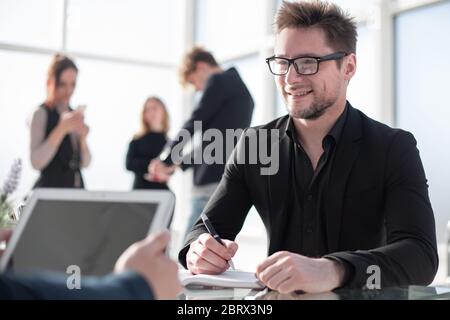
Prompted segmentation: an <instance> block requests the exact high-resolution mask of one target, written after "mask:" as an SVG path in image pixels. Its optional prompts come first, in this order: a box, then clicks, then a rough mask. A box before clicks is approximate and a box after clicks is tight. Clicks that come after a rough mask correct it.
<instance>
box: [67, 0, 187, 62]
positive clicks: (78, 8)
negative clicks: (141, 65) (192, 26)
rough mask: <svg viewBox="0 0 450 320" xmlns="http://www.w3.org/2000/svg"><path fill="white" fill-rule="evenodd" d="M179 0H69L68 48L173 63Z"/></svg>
mask: <svg viewBox="0 0 450 320" xmlns="http://www.w3.org/2000/svg"><path fill="white" fill-rule="evenodd" d="M180 1H181V0H165V1H159V0H129V1H123V0H76V1H74V0H69V8H68V26H67V28H68V35H67V45H68V49H69V50H74V51H81V52H88V53H94V54H103V55H108V56H119V57H125V58H136V59H144V60H157V61H164V62H170V63H173V61H174V60H175V59H176V58H177V57H178V56H177V53H178V52H179V51H180V47H179V46H180V45H181V43H182V41H181V37H182V36H183V32H182V26H181V23H182V19H181V13H180V8H181V6H180Z"/></svg>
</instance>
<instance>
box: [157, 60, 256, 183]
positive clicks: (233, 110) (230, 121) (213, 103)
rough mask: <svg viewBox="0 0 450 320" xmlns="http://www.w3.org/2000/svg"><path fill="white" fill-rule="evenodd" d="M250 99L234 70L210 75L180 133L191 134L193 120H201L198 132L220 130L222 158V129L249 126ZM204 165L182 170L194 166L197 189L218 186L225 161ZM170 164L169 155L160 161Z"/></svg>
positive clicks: (178, 140)
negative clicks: (216, 184) (199, 98)
mask: <svg viewBox="0 0 450 320" xmlns="http://www.w3.org/2000/svg"><path fill="white" fill-rule="evenodd" d="M253 107H254V102H253V98H252V96H251V94H250V92H249V90H248V89H247V87H246V85H245V83H244V82H243V81H242V79H241V77H240V76H239V73H238V72H237V70H236V69H235V68H230V69H228V70H226V71H224V72H221V73H216V74H213V75H212V76H211V77H210V78H209V79H208V81H207V83H206V85H205V89H204V91H203V95H202V97H201V100H200V102H199V104H198V106H197V108H196V109H195V110H194V111H193V113H192V115H191V118H190V119H189V120H187V121H186V122H185V124H184V126H183V128H182V130H183V129H184V130H187V131H188V132H189V133H190V135H192V134H193V133H194V121H201V125H202V131H203V132H205V131H206V130H208V129H217V130H219V131H220V133H221V135H222V137H224V139H223V147H224V148H223V150H222V151H223V153H222V154H223V155H224V156H225V155H226V143H225V136H226V129H234V130H236V129H245V128H248V127H249V126H250V123H251V119H252V114H253ZM181 141H182V139H181V137H180V136H177V138H176V139H175V140H174V141H173V142H172V143H171V145H170V149H173V147H174V146H175V145H177V144H178V143H179V142H181ZM210 143H213V141H211V142H203V143H202V147H201V148H200V151H201V152H202V153H203V151H204V150H205V148H206V147H207V146H208V144H210ZM190 157H191V160H192V161H191V163H192V164H193V163H194V161H193V157H194V156H193V154H191V156H190ZM226 160H227V159H223V161H221V163H214V164H207V163H205V161H202V163H201V164H193V165H189V164H186V163H183V165H182V166H181V167H182V169H183V170H184V169H186V168H189V167H191V166H193V167H194V185H196V186H201V185H206V184H209V183H214V182H216V183H218V182H219V181H220V179H221V177H222V174H223V171H224V168H225V162H226ZM164 162H165V163H167V164H171V163H172V159H171V157H170V153H169V155H168V156H167V158H166V159H165V160H164Z"/></svg>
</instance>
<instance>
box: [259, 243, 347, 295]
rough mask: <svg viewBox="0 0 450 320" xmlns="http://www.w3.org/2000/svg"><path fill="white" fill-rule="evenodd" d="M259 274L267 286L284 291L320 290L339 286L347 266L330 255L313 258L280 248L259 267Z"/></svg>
mask: <svg viewBox="0 0 450 320" xmlns="http://www.w3.org/2000/svg"><path fill="white" fill-rule="evenodd" d="M256 276H257V277H258V279H259V280H261V281H262V282H263V283H264V284H265V285H266V286H267V287H269V288H270V289H273V290H277V291H279V292H281V293H289V292H293V291H297V290H302V291H304V292H309V293H318V292H327V291H331V290H333V289H336V288H338V287H340V286H341V284H342V281H343V278H344V267H343V266H342V265H340V264H339V263H338V262H337V261H333V260H330V259H325V258H320V259H313V258H308V257H305V256H302V255H299V254H294V253H292V252H287V251H280V252H277V253H274V254H273V255H271V256H270V257H268V258H267V259H266V260H264V261H263V262H262V263H261V264H260V265H259V266H258V267H257V268H256Z"/></svg>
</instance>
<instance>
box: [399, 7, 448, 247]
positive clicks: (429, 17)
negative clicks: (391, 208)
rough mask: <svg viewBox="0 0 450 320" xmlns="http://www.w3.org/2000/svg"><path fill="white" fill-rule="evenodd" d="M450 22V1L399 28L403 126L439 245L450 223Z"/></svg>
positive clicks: (406, 17) (409, 16)
mask: <svg viewBox="0 0 450 320" xmlns="http://www.w3.org/2000/svg"><path fill="white" fill-rule="evenodd" d="M448 17H450V2H448V1H447V2H445V3H443V4H439V5H433V6H429V7H425V8H421V9H418V10H414V11H409V12H406V13H403V14H400V15H399V16H398V17H397V19H396V24H395V30H396V39H397V42H396V48H397V52H396V61H397V65H396V75H397V76H396V88H397V92H396V94H397V97H396V99H397V100H396V106H397V109H396V112H397V125H398V126H399V127H401V128H404V129H406V130H410V131H412V132H413V133H414V136H415V137H416V139H417V141H418V148H419V150H420V154H421V157H422V161H423V164H424V166H425V171H426V173H427V178H428V180H429V185H430V197H431V203H432V205H433V209H434V214H435V219H436V231H437V235H438V240H439V241H443V240H444V230H445V225H446V223H447V221H448V220H450V200H449V197H448V191H447V190H448V181H450V171H449V170H448V164H449V163H450V142H449V137H450V127H449V125H448V122H449V119H450V108H449V101H450V91H449V90H448V75H449V74H450V63H449V57H450V44H449V42H448V41H443V35H446V34H449V33H450V20H449V19H448ZM430 61H431V63H430ZM424 62H425V63H424Z"/></svg>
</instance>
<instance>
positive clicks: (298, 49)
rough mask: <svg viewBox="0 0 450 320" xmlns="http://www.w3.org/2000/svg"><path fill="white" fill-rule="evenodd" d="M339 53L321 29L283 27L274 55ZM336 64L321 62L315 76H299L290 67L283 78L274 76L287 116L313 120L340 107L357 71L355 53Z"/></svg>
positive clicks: (286, 56) (287, 56)
mask: <svg viewBox="0 0 450 320" xmlns="http://www.w3.org/2000/svg"><path fill="white" fill-rule="evenodd" d="M336 51H338V50H334V49H333V48H331V47H330V46H329V45H328V43H327V41H326V36H325V33H324V31H323V30H321V29H318V28H285V29H283V30H282V31H281V32H280V33H279V34H278V35H277V36H276V43H275V56H277V57H285V58H296V57H299V56H311V57H322V56H326V55H329V54H331V53H334V52H336ZM341 62H342V63H341V65H340V66H339V65H338V63H337V62H336V61H324V62H321V63H320V64H319V71H318V73H316V74H314V75H307V76H304V75H298V74H297V72H296V71H295V68H294V67H293V66H292V65H291V67H290V69H289V72H288V73H287V74H286V75H284V76H275V81H276V84H277V87H278V90H279V91H280V94H281V95H282V97H283V99H284V101H285V103H286V107H287V111H288V113H289V115H290V116H291V117H293V118H296V119H306V120H315V119H318V118H320V117H321V116H322V115H323V114H324V113H325V112H327V110H328V109H330V108H333V107H335V106H340V107H343V106H344V105H345V101H346V92H347V85H348V82H349V81H350V79H351V78H352V77H353V75H354V73H355V70H356V57H355V55H354V54H349V55H348V56H346V57H344V58H342V60H341Z"/></svg>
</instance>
